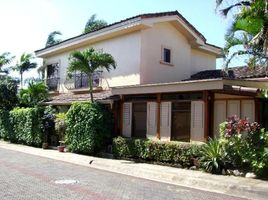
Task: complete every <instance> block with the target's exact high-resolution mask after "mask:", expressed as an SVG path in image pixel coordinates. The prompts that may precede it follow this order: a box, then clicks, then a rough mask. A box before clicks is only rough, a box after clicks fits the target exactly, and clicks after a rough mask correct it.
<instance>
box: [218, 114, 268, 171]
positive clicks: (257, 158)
mask: <svg viewBox="0 0 268 200" xmlns="http://www.w3.org/2000/svg"><path fill="white" fill-rule="evenodd" d="M220 127H221V131H220V132H221V142H222V143H223V144H224V145H223V147H224V149H225V152H226V157H225V160H226V162H227V163H229V164H230V165H231V166H232V167H236V168H237V167H240V168H249V169H250V170H252V171H254V172H255V173H257V174H258V175H259V176H264V175H265V171H266V170H268V153H267V152H268V132H266V131H265V130H264V129H261V128H260V125H259V124H258V123H257V122H253V123H250V122H249V121H248V120H247V119H239V118H238V117H237V116H232V117H230V118H228V120H227V121H226V122H224V123H222V124H221V125H220Z"/></svg>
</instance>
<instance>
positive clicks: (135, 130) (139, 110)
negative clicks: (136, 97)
mask: <svg viewBox="0 0 268 200" xmlns="http://www.w3.org/2000/svg"><path fill="white" fill-rule="evenodd" d="M132 113H133V115H132V137H137V138H146V123H147V104H146V103H133V105H132Z"/></svg>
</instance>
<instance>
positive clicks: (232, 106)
mask: <svg viewBox="0 0 268 200" xmlns="http://www.w3.org/2000/svg"><path fill="white" fill-rule="evenodd" d="M234 115H236V116H237V117H240V100H228V101H227V118H228V117H232V116H234Z"/></svg>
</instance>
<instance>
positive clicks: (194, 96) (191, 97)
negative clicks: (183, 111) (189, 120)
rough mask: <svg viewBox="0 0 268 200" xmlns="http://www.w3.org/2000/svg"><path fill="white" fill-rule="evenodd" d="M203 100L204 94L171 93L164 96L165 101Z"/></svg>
mask: <svg viewBox="0 0 268 200" xmlns="http://www.w3.org/2000/svg"><path fill="white" fill-rule="evenodd" d="M202 98H203V95H202V92H195V93H170V94H163V95H162V99H163V100H200V99H202Z"/></svg>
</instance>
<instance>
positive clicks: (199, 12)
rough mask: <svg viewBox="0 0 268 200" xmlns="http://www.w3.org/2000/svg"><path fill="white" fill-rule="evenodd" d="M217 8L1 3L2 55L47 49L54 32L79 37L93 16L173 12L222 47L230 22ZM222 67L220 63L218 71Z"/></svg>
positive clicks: (186, 2)
mask: <svg viewBox="0 0 268 200" xmlns="http://www.w3.org/2000/svg"><path fill="white" fill-rule="evenodd" d="M215 6H216V5H215V0H205V1H204V0H202V1H200V0H165V1H163V0H95V1H93V0H0V25H1V31H0V53H2V52H6V51H9V52H11V53H12V54H13V55H16V56H17V57H19V55H20V54H22V53H23V52H27V53H28V52H34V51H35V50H37V49H40V48H43V47H44V45H45V42H46V39H47V36H48V34H49V33H50V32H52V31H55V30H58V31H61V32H62V34H63V35H62V37H61V38H62V39H67V38H69V37H73V36H76V35H78V34H80V33H81V32H82V31H83V28H84V25H85V23H86V21H87V19H88V18H89V17H90V16H91V15H92V14H97V18H98V19H104V20H106V21H107V22H108V23H113V22H116V21H120V20H122V19H125V18H128V17H132V16H135V15H138V14H142V13H150V12H162V11H174V10H178V11H179V12H180V13H181V14H182V15H183V16H184V17H185V18H186V19H187V20H188V21H189V22H190V23H192V24H193V25H194V26H195V27H196V28H197V29H198V30H199V31H200V32H201V33H202V34H203V35H204V36H205V37H206V39H207V42H208V43H211V44H215V45H218V46H220V47H223V46H224V34H225V32H226V29H227V26H228V20H226V19H225V18H223V17H222V16H220V15H219V14H217V13H216V12H215ZM38 62H39V63H41V62H40V60H39V61H38ZM236 62H239V61H236ZM221 65H222V62H221V61H219V62H218V63H217V68H221ZM34 74H35V73H34V72H31V73H29V74H28V75H27V76H28V77H30V76H33V75H34Z"/></svg>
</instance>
